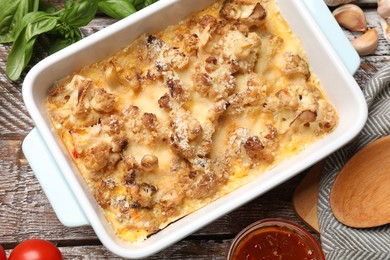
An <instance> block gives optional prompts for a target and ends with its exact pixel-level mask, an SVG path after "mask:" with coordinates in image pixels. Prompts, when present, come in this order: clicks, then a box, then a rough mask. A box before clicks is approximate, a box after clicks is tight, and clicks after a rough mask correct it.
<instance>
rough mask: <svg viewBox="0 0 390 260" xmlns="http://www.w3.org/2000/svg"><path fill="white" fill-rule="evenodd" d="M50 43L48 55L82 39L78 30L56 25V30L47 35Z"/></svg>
mask: <svg viewBox="0 0 390 260" xmlns="http://www.w3.org/2000/svg"><path fill="white" fill-rule="evenodd" d="M47 36H48V38H49V41H50V49H49V54H53V53H55V52H57V51H59V50H61V49H63V48H65V47H67V46H69V45H71V44H73V43H75V42H77V41H79V40H81V39H82V38H83V36H82V34H81V31H80V29H79V28H76V27H71V26H69V25H66V24H63V23H62V24H61V23H59V24H57V26H56V28H55V29H54V30H52V31H50V32H48V33H47Z"/></svg>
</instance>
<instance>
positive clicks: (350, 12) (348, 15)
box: [333, 4, 367, 32]
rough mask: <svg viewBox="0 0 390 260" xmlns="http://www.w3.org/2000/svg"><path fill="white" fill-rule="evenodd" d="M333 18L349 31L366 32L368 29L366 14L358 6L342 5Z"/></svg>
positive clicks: (334, 12)
mask: <svg viewBox="0 0 390 260" xmlns="http://www.w3.org/2000/svg"><path fill="white" fill-rule="evenodd" d="M333 16H334V18H335V19H336V21H337V22H338V23H339V24H340V25H341V26H343V27H344V28H346V29H348V30H351V31H355V32H365V31H366V29H367V21H366V17H365V15H364V12H363V10H362V9H361V8H360V7H359V6H357V5H354V4H346V5H342V6H340V7H338V8H336V9H335V10H334V11H333Z"/></svg>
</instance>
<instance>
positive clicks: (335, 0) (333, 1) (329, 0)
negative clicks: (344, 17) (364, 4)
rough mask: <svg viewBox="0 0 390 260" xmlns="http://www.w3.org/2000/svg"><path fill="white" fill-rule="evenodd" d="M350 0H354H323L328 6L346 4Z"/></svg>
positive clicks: (350, 0)
mask: <svg viewBox="0 0 390 260" xmlns="http://www.w3.org/2000/svg"><path fill="white" fill-rule="evenodd" d="M352 1H354V0H324V2H325V4H327V5H328V6H336V5H342V4H348V3H350V2H352Z"/></svg>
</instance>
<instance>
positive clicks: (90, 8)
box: [61, 0, 97, 27]
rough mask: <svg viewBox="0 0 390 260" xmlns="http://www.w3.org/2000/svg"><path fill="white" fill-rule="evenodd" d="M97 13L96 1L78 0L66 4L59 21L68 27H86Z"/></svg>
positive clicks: (71, 0) (70, 0)
mask: <svg viewBox="0 0 390 260" xmlns="http://www.w3.org/2000/svg"><path fill="white" fill-rule="evenodd" d="M96 11H97V1H91V0H80V1H78V2H74V1H73V0H69V1H67V2H66V5H65V9H64V10H63V12H62V13H61V20H62V21H63V22H64V23H66V24H68V25H69V26H74V27H81V26H86V25H87V24H88V23H89V22H90V21H91V20H92V19H93V18H94V17H95V14H96Z"/></svg>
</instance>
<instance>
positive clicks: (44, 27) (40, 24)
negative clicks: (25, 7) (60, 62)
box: [6, 12, 58, 80]
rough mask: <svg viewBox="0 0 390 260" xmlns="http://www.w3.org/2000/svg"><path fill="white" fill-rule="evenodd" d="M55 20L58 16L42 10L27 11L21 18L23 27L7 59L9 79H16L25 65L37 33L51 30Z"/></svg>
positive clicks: (30, 54) (28, 59)
mask: <svg viewBox="0 0 390 260" xmlns="http://www.w3.org/2000/svg"><path fill="white" fill-rule="evenodd" d="M57 21H58V17H55V16H52V15H49V14H47V13H44V12H32V13H28V14H27V15H26V16H25V17H24V18H23V21H22V25H24V27H23V29H22V30H21V31H19V33H18V36H17V38H16V40H15V41H14V44H13V45H12V49H11V51H10V53H9V55H8V59H7V66H6V73H7V76H8V77H9V78H10V79H11V80H17V79H18V78H19V77H20V75H21V74H22V71H23V69H24V68H25V67H26V66H27V64H28V62H29V61H30V59H31V56H32V51H33V47H34V43H35V40H36V39H37V37H38V35H40V34H42V33H45V32H48V31H50V30H52V29H53V28H54V27H55V26H56V24H57Z"/></svg>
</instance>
